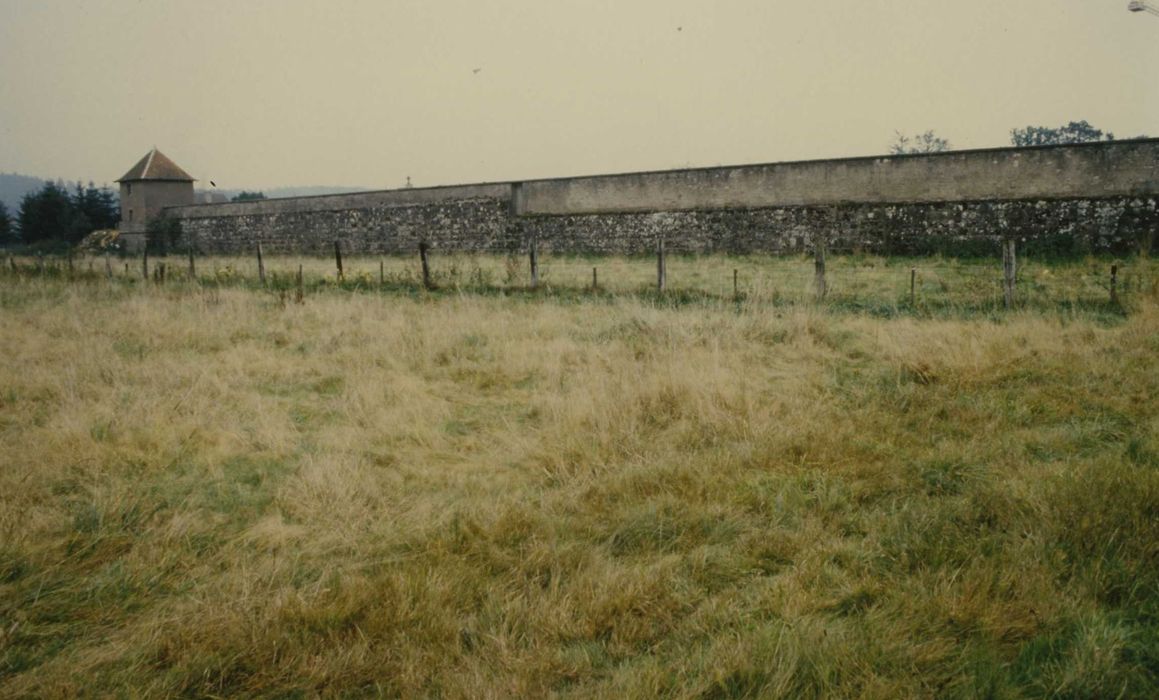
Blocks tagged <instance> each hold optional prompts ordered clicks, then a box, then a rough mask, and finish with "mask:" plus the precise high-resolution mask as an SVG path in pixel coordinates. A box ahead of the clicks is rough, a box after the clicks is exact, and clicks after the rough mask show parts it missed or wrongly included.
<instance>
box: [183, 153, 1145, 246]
mask: <svg viewBox="0 0 1159 700" xmlns="http://www.w3.org/2000/svg"><path fill="white" fill-rule="evenodd" d="M1157 198H1159V139H1146V140H1139V141H1125V142H1112V143H1100V144H1087V145H1080V146H1059V147H1046V148H1006V149H990V150H984V151H964V152H955V153H945V154H934V155H926V156H900V157H888V158H886V157H882V158H851V159H842V160H830V161H809V162H804V163H776V164H771V165H751V166H736V167H728V168H704V169H692V170H677V171H665V172H656V173H635V174H628V175H610V176H597V177H579V178H565V179H558V180H536V181H529V182H521V183H494V184H482V185H466V186H454V187H434V188H415V189H404V190H389V191H383V192H362V193H355V194H347V195H326V196H321V197H297V198H292V199H278V200H264V201H257V202H237V203H230V204H212V205H194V206H187V207H175V208H171V209H168V210H166V213H167V215H168V216H170V217H172V218H175V219H177V220H179V221H180V223H181V227H182V230H183V231H184V234H185V236H186V237H188V238H189V239H191V240H192V241H194V243H195V245H196V247H197V248H199V249H200V250H202V251H203V252H207V253H237V252H245V251H249V250H252V249H253V245H254V243H255V242H256V241H258V240H261V241H262V243H263V247H264V248H265V249H266V250H269V251H270V252H284V253H294V252H303V253H326V252H329V251H330V250H331V249H332V246H333V241H334V240H336V239H337V240H341V241H343V245H344V249H345V250H347V251H349V252H351V253H371V254H380V253H381V254H393V253H401V254H409V253H413V252H414V251H415V250H416V249H417V247H418V244H419V242H420V241H423V240H425V241H427V242H428V243H430V244H431V245H432V246H433V247H434V248H435V249H436V250H438V249H442V250H446V251H464V252H495V253H505V252H514V251H518V250H523V249H525V247H526V245H527V241H528V239H530V238H532V237H534V238H536V239H537V240H538V241H539V242H540V245H541V246H542V247H543V248H544V249H545V250H550V251H554V252H557V253H606V254H625V253H626V254H632V253H642V252H646V251H650V250H651V249H652V248H653V247H654V246H655V242H656V240H657V239H658V238H659V237H661V236H662V237H664V239H665V240H666V242H667V244H668V246H669V248H670V249H671V250H673V251H676V252H736V253H746V252H795V251H801V250H807V249H809V248H810V247H811V246H812V245H813V242H814V241H815V240H816V239H817V238H818V237H819V236H823V237H825V238H826V239H827V240H828V241H829V245H830V247H831V248H833V249H835V250H864V251H867V252H881V253H928V252H934V251H942V252H947V253H950V254H965V253H969V252H977V253H983V254H985V253H992V252H994V251H996V250H997V240H998V239H999V238H1001V237H1003V236H1005V235H1014V236H1016V237H1018V238H1021V239H1023V243H1024V244H1027V245H1029V247H1030V249H1035V248H1037V249H1039V250H1043V251H1050V252H1055V253H1062V254H1066V253H1081V252H1087V251H1126V250H1132V249H1135V248H1136V247H1138V246H1140V245H1142V246H1144V247H1146V246H1153V245H1154V243H1155V236H1156V229H1157V228H1159V220H1157V215H1156V210H1157V205H1156V202H1157Z"/></svg>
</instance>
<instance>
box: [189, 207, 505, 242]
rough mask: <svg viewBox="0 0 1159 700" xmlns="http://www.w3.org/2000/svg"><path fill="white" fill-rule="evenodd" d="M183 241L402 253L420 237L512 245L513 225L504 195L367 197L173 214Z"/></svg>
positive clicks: (445, 240)
mask: <svg viewBox="0 0 1159 700" xmlns="http://www.w3.org/2000/svg"><path fill="white" fill-rule="evenodd" d="M177 216H178V219H179V220H180V222H181V228H182V231H183V234H184V238H185V242H186V243H188V242H190V241H191V242H192V243H193V245H194V247H195V248H196V249H197V250H199V251H200V252H202V253H218V254H228V253H240V252H248V251H252V250H253V248H254V244H255V243H256V242H257V241H259V240H260V241H261V242H262V249H263V250H265V251H269V252H270V253H309V254H324V253H325V254H328V253H329V252H330V251H332V250H333V246H334V241H336V240H338V241H341V242H342V247H343V250H345V251H347V252H350V253H357V254H364V253H365V254H371V253H374V254H403V253H413V252H414V251H416V250H418V244H419V242H420V241H424V240H425V241H427V242H428V243H429V244H431V245H432V246H433V247H434V248H435V249H441V250H447V251H464V252H490V251H505V250H517V249H519V247H520V245H521V243H520V239H519V238H518V235H519V234H518V227H517V226H514V225H513V224H512V220H511V215H510V204H509V203H508V201H507V200H506V199H493V198H492V199H461V200H450V201H443V202H431V203H427V204H399V205H393V206H383V205H372V206H363V207H357V208H350V209H301V210H296V211H295V210H292V209H291V210H287V211H281V212H279V211H271V212H268V213H258V212H252V213H250V212H247V213H237V214H230V215H225V216H216V215H212V212H211V215H204V214H203V215H200V216H190V215H189V213H188V212H184V211H180V212H178V214H177Z"/></svg>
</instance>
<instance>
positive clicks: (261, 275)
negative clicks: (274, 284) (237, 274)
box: [258, 241, 266, 287]
mask: <svg viewBox="0 0 1159 700" xmlns="http://www.w3.org/2000/svg"><path fill="white" fill-rule="evenodd" d="M258 281H259V282H261V283H262V286H263V287H264V286H266V263H265V261H263V260H262V242H261V241H258Z"/></svg>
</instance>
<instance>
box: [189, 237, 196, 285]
mask: <svg viewBox="0 0 1159 700" xmlns="http://www.w3.org/2000/svg"><path fill="white" fill-rule="evenodd" d="M189 279H191V280H195V279H197V265H196V264H194V262H193V244H192V243H190V244H189Z"/></svg>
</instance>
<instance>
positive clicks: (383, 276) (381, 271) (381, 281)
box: [378, 260, 386, 287]
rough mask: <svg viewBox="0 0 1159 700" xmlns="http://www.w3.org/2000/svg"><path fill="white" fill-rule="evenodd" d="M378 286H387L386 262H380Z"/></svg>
mask: <svg viewBox="0 0 1159 700" xmlns="http://www.w3.org/2000/svg"><path fill="white" fill-rule="evenodd" d="M378 286H379V287H385V286H386V261H385V260H379V261H378Z"/></svg>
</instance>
